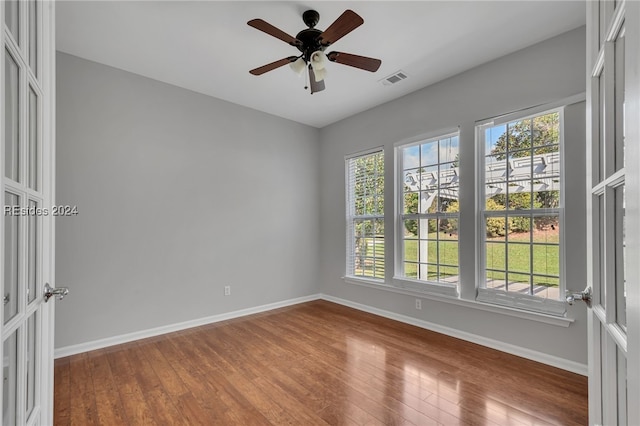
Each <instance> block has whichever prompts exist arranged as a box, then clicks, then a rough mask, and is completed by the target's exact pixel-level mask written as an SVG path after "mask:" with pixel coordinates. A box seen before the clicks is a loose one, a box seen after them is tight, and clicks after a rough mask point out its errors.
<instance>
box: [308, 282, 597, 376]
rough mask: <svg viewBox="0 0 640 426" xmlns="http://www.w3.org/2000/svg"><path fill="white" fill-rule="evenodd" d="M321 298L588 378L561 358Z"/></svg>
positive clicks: (582, 367)
mask: <svg viewBox="0 0 640 426" xmlns="http://www.w3.org/2000/svg"><path fill="white" fill-rule="evenodd" d="M320 298H321V299H323V300H326V301H329V302H333V303H337V304H339V305H344V306H348V307H350V308H353V309H358V310H360V311H364V312H368V313H370V314H374V315H378V316H381V317H385V318H389V319H392V320H396V321H400V322H403V323H405V324H411V325H415V326H416V327H420V328H424V329H426V330H430V331H435V332H436V333H441V334H445V335H447V336H451V337H455V338H458V339H461V340H466V341H467V342H472V343H477V344H479V345H482V346H486V347H489V348H492V349H496V350H499V351H502V352H506V353H509V354H512V355H517V356H520V357H522V358H526V359H530V360H532V361H537V362H540V363H542V364H546V365H550V366H552V367H557V368H561V369H563V370H567V371H571V372H572V373H576V374H580V375H583V376H587V374H588V373H587V372H588V368H587V365H586V364H580V363H578V362H575V361H570V360H567V359H564V358H559V357H556V356H553V355H549V354H546V353H543V352H538V351H534V350H532V349H527V348H523V347H521V346H516V345H512V344H510V343H505V342H501V341H499V340H494V339H489V338H487V337H482V336H478V335H477V334H472V333H467V332H466V331H460V330H456V329H455V328H450V327H445V326H443V325H439V324H434V323H432V322H428V321H424V320H421V319H417V318H413V317H409V316H406V315H402V314H397V313H395V312H390V311H385V310H383V309H378V308H374V307H371V306H368V305H363V304H361V303H356V302H352V301H350V300H345V299H340V298H338V297H334V296H329V295H327V294H321V295H320Z"/></svg>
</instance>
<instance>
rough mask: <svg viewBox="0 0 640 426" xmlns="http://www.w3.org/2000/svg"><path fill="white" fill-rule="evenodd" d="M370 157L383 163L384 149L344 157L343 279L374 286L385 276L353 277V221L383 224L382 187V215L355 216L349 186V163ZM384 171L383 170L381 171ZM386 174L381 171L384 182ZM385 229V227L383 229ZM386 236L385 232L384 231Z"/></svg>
mask: <svg viewBox="0 0 640 426" xmlns="http://www.w3.org/2000/svg"><path fill="white" fill-rule="evenodd" d="M372 155H382V159H383V161H385V158H384V147H377V148H374V149H370V150H366V151H361V152H357V153H354V154H350V155H347V156H345V211H346V237H347V241H346V256H345V278H348V279H350V280H358V281H364V282H371V283H375V284H384V282H385V276H384V275H383V276H382V277H380V278H378V277H369V276H363V275H355V274H354V270H353V269H354V265H355V257H356V255H355V234H354V232H355V225H354V223H355V221H356V220H373V221H376V220H380V221H382V222H383V223H384V220H385V215H384V210H385V207H384V203H385V194H384V185H383V188H382V189H383V195H382V214H380V213H379V214H370V215H356V214H355V206H354V195H353V191H354V189H355V188H353V187H352V185H351V173H350V172H351V169H350V163H351V161H352V160H357V159H359V158H362V157H368V156H372ZM384 169H386V167H385V168H383V170H384ZM385 175H386V173H385V171H383V177H384V178H385V179H384V180H385V182H386V176H385ZM385 228H386V227H385ZM385 234H386V231H385ZM383 242H384V243H385V244H386V238H383ZM382 263H383V265H384V271H385V275H386V272H387V269H388V268H387V264H386V259H384V260H383V261H382Z"/></svg>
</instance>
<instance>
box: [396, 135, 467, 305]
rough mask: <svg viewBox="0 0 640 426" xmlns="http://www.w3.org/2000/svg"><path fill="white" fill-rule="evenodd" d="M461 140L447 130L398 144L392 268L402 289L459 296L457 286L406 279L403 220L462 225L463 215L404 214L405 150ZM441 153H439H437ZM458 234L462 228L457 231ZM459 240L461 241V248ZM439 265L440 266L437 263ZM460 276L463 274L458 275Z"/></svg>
mask: <svg viewBox="0 0 640 426" xmlns="http://www.w3.org/2000/svg"><path fill="white" fill-rule="evenodd" d="M454 136H457V137H458V144H459V145H458V146H460V129H459V128H455V129H446V130H442V131H439V132H433V133H431V134H427V135H422V136H421V137H417V138H414V139H412V140H407V141H401V142H398V143H397V144H396V145H395V180H394V188H395V197H394V199H395V215H394V218H395V227H394V229H395V233H394V247H395V250H394V253H395V256H394V257H395V259H394V260H395V261H394V269H393V273H394V276H393V281H394V284H395V285H396V286H398V287H400V288H403V289H407V290H412V291H415V292H419V293H431V294H436V295H444V296H450V297H458V285H460V281H459V280H458V282H457V283H444V282H438V281H428V280H420V279H415V278H411V277H407V276H406V275H405V273H404V263H405V262H404V238H403V235H404V220H405V218H407V216H411V218H415V219H446V218H455V219H457V220H458V224H460V213H459V212H458V213H442V212H436V213H418V214H410V215H405V214H404V211H403V210H404V155H403V150H404V149H406V148H410V147H412V146H420V145H423V144H426V143H430V142H434V141H438V140H442V139H446V138H450V137H454ZM438 151H439V150H438ZM436 165H438V166H439V165H440V154H439V153H438V163H437V164H436ZM458 226H459V225H458ZM458 232H460V231H459V228H458ZM459 244H460V240H459V239H458V245H459ZM438 264H439V263H438ZM459 273H460V250H459V249H458V274H459ZM458 276H460V275H458Z"/></svg>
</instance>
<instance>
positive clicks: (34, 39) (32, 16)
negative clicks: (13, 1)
mask: <svg viewBox="0 0 640 426" xmlns="http://www.w3.org/2000/svg"><path fill="white" fill-rule="evenodd" d="M39 6H40V5H39V2H38V1H36V0H31V1H29V66H30V67H31V71H33V74H34V75H35V76H36V77H37V76H38V9H39Z"/></svg>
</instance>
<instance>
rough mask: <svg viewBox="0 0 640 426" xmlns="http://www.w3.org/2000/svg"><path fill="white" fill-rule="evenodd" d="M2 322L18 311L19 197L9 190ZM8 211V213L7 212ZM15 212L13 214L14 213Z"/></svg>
mask: <svg viewBox="0 0 640 426" xmlns="http://www.w3.org/2000/svg"><path fill="white" fill-rule="evenodd" d="M4 205H5V212H4V294H3V302H4V323H5V324H6V323H7V321H9V320H10V319H11V318H13V317H14V316H15V315H16V314H17V313H18V266H19V263H18V255H19V246H18V241H19V236H18V232H19V231H18V223H19V222H18V218H19V216H18V212H16V211H14V208H19V207H20V198H19V197H18V196H17V195H15V194H12V193H10V192H5V194H4ZM7 213H8V214H7ZM14 213H15V214H14Z"/></svg>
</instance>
